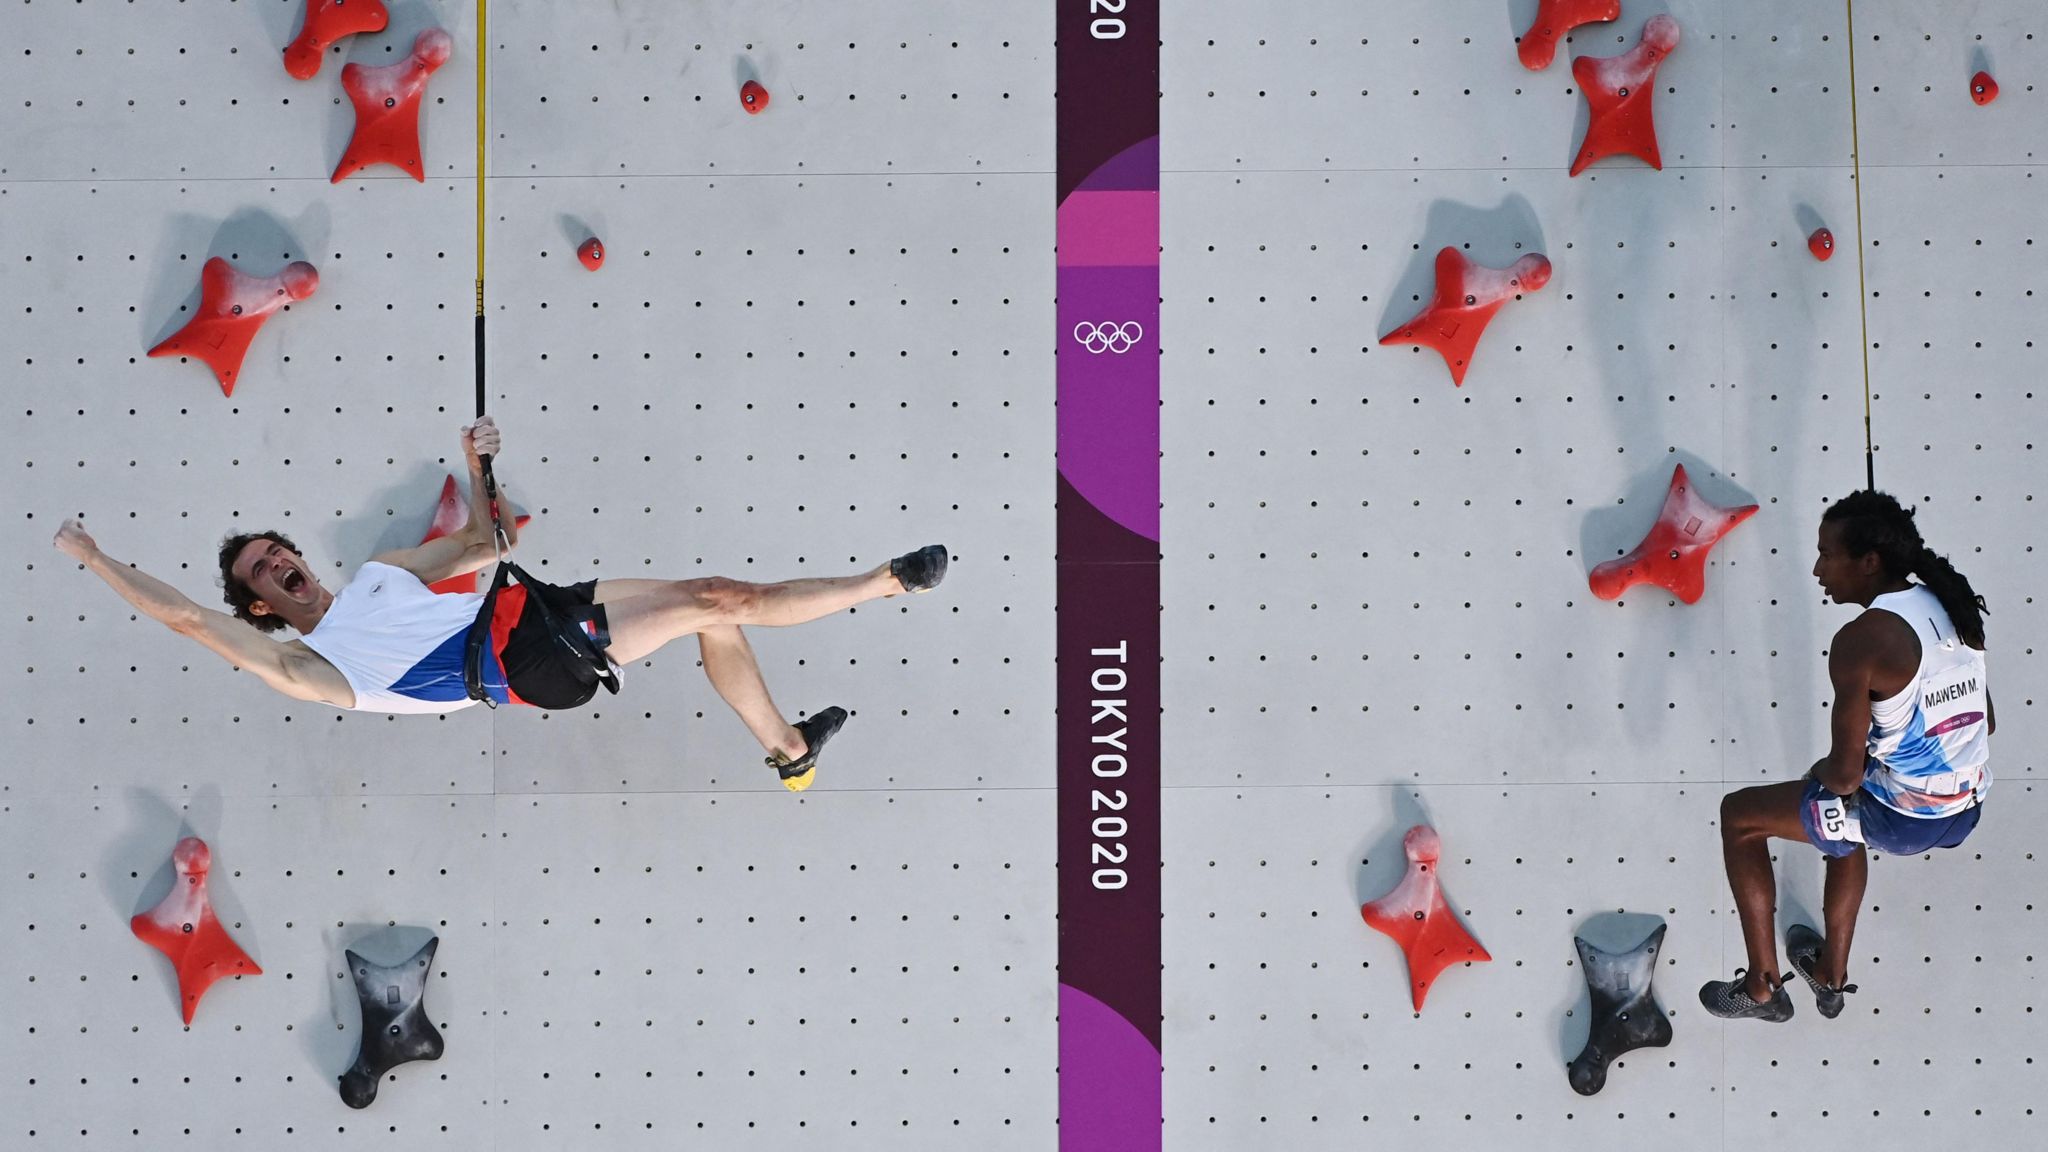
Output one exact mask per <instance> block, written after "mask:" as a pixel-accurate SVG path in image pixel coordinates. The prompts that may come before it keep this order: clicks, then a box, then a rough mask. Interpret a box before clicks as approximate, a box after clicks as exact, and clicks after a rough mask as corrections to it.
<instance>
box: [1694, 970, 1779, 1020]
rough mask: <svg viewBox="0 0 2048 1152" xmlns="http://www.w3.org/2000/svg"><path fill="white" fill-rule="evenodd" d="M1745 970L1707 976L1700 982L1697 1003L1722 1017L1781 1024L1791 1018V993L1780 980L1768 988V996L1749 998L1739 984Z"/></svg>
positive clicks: (1747, 992)
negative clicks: (1712, 977)
mask: <svg viewBox="0 0 2048 1152" xmlns="http://www.w3.org/2000/svg"><path fill="white" fill-rule="evenodd" d="M1748 971H1749V970H1748V969H1746V968H1737V969H1736V970H1735V978H1734V979H1733V980H1709V981H1707V982H1706V983H1705V984H1702V985H1701V986H1700V1004H1701V1005H1702V1006H1703V1007H1705V1008H1706V1010H1707V1011H1708V1012H1711V1013H1712V1014H1714V1015H1716V1016H1719V1017H1720V1018H1721V1019H1723V1020H1768V1021H1770V1022H1771V1023H1773V1024H1783V1023H1784V1022H1785V1021H1787V1020H1790V1019H1791V1018H1792V994H1791V993H1789V992H1787V991H1785V985H1784V982H1783V981H1780V982H1779V984H1778V986H1777V987H1776V988H1774V989H1772V990H1771V998H1770V999H1769V1000H1764V1001H1761V1002H1759V1001H1757V1000H1753V999H1751V998H1750V995H1749V991H1748V989H1746V988H1745V987H1743V984H1744V981H1743V976H1744V975H1745V974H1746V973H1747V972H1748Z"/></svg>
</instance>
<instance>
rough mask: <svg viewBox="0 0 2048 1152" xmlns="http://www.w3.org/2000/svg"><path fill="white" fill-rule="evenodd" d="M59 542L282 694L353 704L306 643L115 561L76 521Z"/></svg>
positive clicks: (130, 596)
mask: <svg viewBox="0 0 2048 1152" xmlns="http://www.w3.org/2000/svg"><path fill="white" fill-rule="evenodd" d="M55 543H56V546H57V548H58V549H59V550H60V551H62V552H63V553H64V554H65V555H67V556H70V557H71V558H72V559H74V560H77V561H78V562H79V563H80V564H83V565H85V567H86V568H87V569H88V570H90V571H91V572H92V574H93V575H95V576H98V577H99V578H100V579H102V580H104V581H106V582H107V586H108V587H110V588H112V589H113V590H114V591H116V592H118V593H120V594H121V598H122V599H123V600H126V601H128V603H130V604H133V605H134V606H135V607H136V609H137V610H139V611H140V612H142V614H143V615H145V616H148V617H149V618H150V619H152V620H155V621H158V622H159V623H161V624H163V625H165V626H167V627H168V628H170V629H171V630H172V631H174V632H177V633H179V634H181V635H185V636H190V637H192V638H193V639H194V640H197V641H199V642H200V643H201V644H204V645H205V646H206V647H208V648H210V649H212V650H213V651H215V652H217V653H219V654H220V655H221V656H222V657H224V658H226V659H227V661H228V662H229V663H231V664H233V665H234V666H235V667H237V668H242V669H246V670H248V671H250V672H253V673H255V674H256V677H257V678H258V679H260V680H262V681H263V682H264V683H265V684H268V685H270V686H271V687H272V688H275V689H277V690H278V691H279V692H282V693H284V694H285V695H287V696H290V697H291V698H293V699H295V700H312V701H315V702H318V703H322V704H338V705H341V706H344V707H346V706H347V705H349V704H352V703H354V701H355V690H354V689H352V688H350V687H349V685H348V680H347V678H345V677H343V676H342V674H341V671H340V670H339V669H337V668H335V667H334V665H332V664H329V663H327V661H325V660H322V659H319V658H318V657H317V656H315V655H314V654H313V653H312V652H311V651H310V650H308V649H306V648H304V647H303V646H298V647H295V646H293V645H290V644H283V643H280V642H278V641H276V640H273V639H271V638H270V637H268V636H265V635H264V634H263V633H262V631H260V630H259V629H257V628H256V627H255V626H254V625H251V624H248V623H246V622H244V621H241V620H237V619H235V618H234V617H233V616H230V615H228V614H227V613H225V612H215V611H213V610H212V609H209V608H202V607H200V606H199V605H198V604H196V603H194V602H193V601H192V598H191V597H189V596H187V595H185V594H184V593H183V592H180V591H178V590H177V589H176V588H173V587H171V586H170V585H169V584H166V583H164V582H163V581H161V580H159V579H157V578H156V577H154V576H151V575H150V574H149V573H147V572H144V571H142V570H141V569H139V568H132V567H130V566H128V565H126V564H123V563H121V562H120V561H118V560H115V559H114V558H112V557H110V556H108V555H107V554H106V553H104V552H102V551H100V549H99V545H98V544H97V543H95V542H94V541H93V538H92V536H91V535H89V534H88V533H87V532H86V530H85V527H84V525H82V524H80V523H79V522H78V521H76V520H66V521H64V526H63V527H61V528H59V529H58V530H57V539H56V541H55Z"/></svg>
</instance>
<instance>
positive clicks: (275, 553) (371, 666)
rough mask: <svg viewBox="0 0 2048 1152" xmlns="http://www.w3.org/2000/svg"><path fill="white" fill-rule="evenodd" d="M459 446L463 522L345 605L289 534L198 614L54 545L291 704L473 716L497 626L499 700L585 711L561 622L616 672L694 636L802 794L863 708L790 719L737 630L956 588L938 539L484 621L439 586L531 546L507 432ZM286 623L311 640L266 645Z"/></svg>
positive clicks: (787, 782)
mask: <svg viewBox="0 0 2048 1152" xmlns="http://www.w3.org/2000/svg"><path fill="white" fill-rule="evenodd" d="M461 434H462V450H463V456H464V458H465V459H466V461H467V462H468V464H469V476H470V515H469V523H468V525H466V526H465V527H463V528H462V529H460V530H458V531H456V532H454V533H451V534H449V535H444V536H438V537H436V538H434V539H432V540H429V541H427V542H425V543H423V544H420V545H419V546H417V547H413V548H399V549H394V550H392V551H390V552H385V553H383V554H381V555H379V556H376V557H374V558H372V559H371V560H370V562H368V563H366V564H364V565H363V566H362V568H361V570H359V571H358V572H357V573H356V574H355V576H354V578H353V579H351V580H350V581H349V583H348V584H347V585H346V586H345V587H344V588H343V589H342V590H341V592H340V593H339V594H336V593H332V592H329V591H328V590H327V589H326V588H324V587H322V586H321V584H320V580H319V577H318V575H317V574H316V573H315V571H314V568H313V565H312V564H310V563H309V562H308V561H307V560H306V557H305V556H304V555H303V554H302V553H301V552H300V551H299V550H298V547H297V546H296V545H295V544H293V543H292V542H291V539H290V538H289V537H286V536H283V535H281V534H280V533H277V532H242V533H237V534H235V535H233V536H230V537H228V538H227V539H226V540H223V541H222V542H221V550H220V557H219V559H220V568H221V584H222V587H223V598H224V599H225V600H226V601H227V602H228V605H229V606H230V607H231V608H233V609H234V613H233V615H229V614H228V613H225V612H214V611H209V610H207V609H205V608H202V607H200V606H199V604H197V603H196V602H194V601H193V600H192V599H191V598H189V597H187V596H186V595H185V594H184V593H182V592H180V591H178V590H177V589H176V588H173V587H172V586H171V585H169V584H167V583H165V582H164V581H162V580H159V579H157V578H156V577H154V576H151V575H149V574H148V573H145V572H143V571H141V570H140V569H138V568H134V567H132V566H130V565H127V564H122V563H120V562H119V561H117V560H114V559H113V558H112V557H110V556H108V555H107V554H106V553H104V552H102V551H100V547H99V544H98V542H97V541H95V540H94V539H93V538H92V535H91V534H90V533H88V532H87V531H86V530H85V525H84V524H83V523H81V522H80V521H78V520H77V519H68V520H66V521H64V523H63V525H62V526H60V527H59V528H58V529H57V535H56V538H55V539H54V540H53V541H52V543H53V544H54V545H56V547H57V548H58V549H59V550H60V551H62V552H63V553H64V554H65V555H67V556H70V557H72V558H73V559H75V560H77V561H78V562H79V564H80V565H82V566H83V567H85V568H86V569H87V570H88V571H90V572H92V573H93V574H94V575H95V576H98V577H99V578H100V579H102V580H104V581H106V582H107V585H108V586H109V587H111V588H112V589H113V590H114V591H115V592H117V593H119V594H120V595H121V597H122V598H123V599H125V600H127V601H128V602H129V603H130V604H132V605H134V606H135V607H136V608H137V609H138V610H139V611H141V612H142V613H143V614H145V615H147V616H149V617H150V618H152V619H154V620H158V621H161V622H162V623H164V624H165V625H168V626H169V627H171V628H172V629H174V630H176V631H177V632H179V633H181V634H183V635H186V636H190V637H191V638H192V639H194V640H196V641H198V642H199V643H200V644H202V645H205V646H206V647H207V648H209V649H211V650H212V651H214V652H216V653H218V654H219V655H221V656H222V657H224V658H226V659H227V660H228V661H230V662H231V663H233V664H234V666H235V667H237V668H239V669H243V670H245V671H248V672H252V673H254V674H255V675H256V676H257V678H259V679H261V680H262V681H263V682H264V683H265V684H267V685H269V686H270V687H272V688H275V689H276V690H278V691H279V692H282V693H284V694H285V695H287V696H290V697H291V698H293V699H295V700H311V701H318V702H320V703H323V704H331V705H333V706H335V707H337V708H356V709H366V710H373V711H379V712H447V711H453V710H454V709H457V708H464V707H467V706H469V704H470V703H471V702H472V701H471V700H470V699H469V695H468V685H467V683H466V677H465V676H464V671H465V669H464V651H465V643H464V642H465V641H466V639H467V636H468V633H469V630H470V627H471V624H472V623H474V624H475V625H476V626H477V628H478V629H479V635H480V636H481V634H482V632H483V631H484V630H487V631H488V639H487V640H486V641H485V642H484V643H483V644H482V645H481V652H482V663H483V665H484V666H483V668H482V669H481V672H482V681H483V684H482V687H483V690H484V692H485V693H486V694H487V695H488V696H489V698H490V699H491V700H492V701H494V702H497V703H503V702H507V701H510V702H514V703H523V704H531V705H533V706H535V707H540V708H571V707H575V706H577V705H578V704H581V703H583V702H584V701H587V700H588V699H589V698H590V692H592V691H595V687H594V685H590V684H587V683H583V682H581V681H579V680H578V678H577V677H575V676H574V675H573V674H572V672H571V671H569V670H567V669H568V663H567V661H566V660H565V659H564V658H563V657H562V655H561V652H562V650H565V649H571V648H573V647H574V646H573V645H571V644H569V643H568V641H567V640H566V639H564V631H560V630H557V629H556V628H555V627H553V626H549V625H548V624H547V620H549V619H552V620H554V621H555V622H556V624H558V625H561V626H562V628H563V629H564V630H573V629H579V628H580V629H582V630H583V632H584V634H585V636H586V637H587V638H588V640H589V645H590V646H591V647H594V648H595V649H596V650H597V651H599V652H602V653H604V655H605V656H606V657H607V658H609V660H610V661H611V662H612V663H613V664H614V665H615V666H616V665H625V664H631V663H633V662H635V661H639V660H644V659H646V658H647V657H648V656H651V655H652V654H653V653H654V652H656V651H657V650H659V649H660V648H661V647H662V646H664V645H666V644H668V643H670V642H671V641H674V640H679V639H681V638H683V637H685V636H695V637H696V638H697V650H698V655H699V657H700V658H701V663H702V665H703V668H704V674H705V676H706V677H708V678H709V679H710V681H711V683H712V686H713V687H714V688H716V689H717V691H718V695H719V697H720V698H721V699H723V700H724V701H725V702H726V703H727V704H728V705H730V706H731V707H732V709H733V711H734V712H735V713H737V714H738V716H739V718H740V719H741V720H742V721H743V722H744V723H745V724H746V726H747V728H748V730H749V731H751V732H752V733H753V734H754V738H755V739H757V740H759V741H760V742H761V747H762V748H763V750H765V751H766V752H767V753H768V756H767V766H768V767H771V768H773V769H774V770H775V775H776V778H777V779H778V780H779V781H780V782H781V784H782V786H783V787H784V788H787V789H789V790H790V791H792V792H801V791H803V790H804V789H806V788H808V787H810V786H811V784H812V782H813V781H815V780H816V779H817V774H816V772H814V771H813V768H814V767H815V766H816V764H817V762H818V750H819V749H820V748H822V747H824V744H825V742H826V741H827V740H829V739H830V738H831V737H832V735H833V734H834V733H836V732H837V731H838V730H839V727H840V725H841V724H843V723H845V722H846V720H847V718H848V716H849V715H850V713H849V712H847V710H846V709H844V708H838V707H829V708H822V709H819V710H816V711H814V712H812V713H811V714H810V715H809V716H807V717H805V718H803V719H801V720H799V721H797V722H796V723H794V724H792V723H790V722H789V720H788V719H786V718H785V717H784V716H783V714H782V711H781V710H780V709H779V708H777V707H776V705H775V701H774V699H773V698H771V697H770V696H769V694H768V686H767V684H766V683H765V682H764V681H763V680H762V678H761V668H760V664H759V662H758V661H757V660H756V659H755V658H754V651H753V648H752V646H751V645H750V644H749V643H748V641H747V638H746V636H745V634H744V633H742V632H741V630H740V629H741V626H743V625H752V626H760V627H771V628H785V627H789V626H792V625H796V624H804V623H808V622H810V621H812V620H819V619H823V618H825V617H827V616H832V615H835V614H837V613H840V612H844V611H848V610H850V609H852V608H855V607H856V606H858V605H861V604H865V603H868V602H869V601H872V600H879V599H882V598H884V597H890V596H900V595H903V594H905V593H916V592H927V591H930V590H931V589H932V588H934V587H936V586H937V585H938V583H939V582H940V581H941V580H943V579H945V576H946V569H947V565H948V564H949V562H950V558H951V553H950V551H949V550H948V549H947V548H946V547H945V546H944V545H942V544H929V545H926V546H925V547H923V548H920V549H918V550H917V551H915V552H910V553H907V554H905V555H902V556H897V557H895V558H894V559H891V560H888V561H885V562H883V563H881V564H878V565H876V566H875V567H873V568H870V569H868V570H867V571H864V572H858V573H855V574H852V575H846V576H807V577H802V578H799V579H795V580H782V581H777V582H774V583H754V582H750V581H741V580H730V579H726V578H723V577H707V576H700V577H694V578H691V579H685V580H653V579H618V580H585V581H583V582H581V583H577V584H571V585H566V586H562V587H557V586H555V585H552V584H547V583H543V582H539V581H530V580H528V579H526V578H524V577H522V578H521V580H520V581H519V582H517V583H512V584H509V585H507V586H506V587H504V588H502V589H500V590H499V592H498V594H497V596H496V598H495V600H493V601H492V604H491V612H490V614H489V616H488V617H486V616H485V615H484V613H483V611H482V601H483V597H482V596H480V595H477V594H475V593H472V592H457V591H451V592H447V593H440V594H436V593H435V592H434V591H433V589H432V586H433V585H435V584H437V583H440V582H441V581H445V580H449V579H451V578H453V577H459V576H468V575H470V574H471V573H474V572H475V571H477V570H478V569H479V568H482V567H484V566H485V565H487V564H490V563H492V562H494V561H495V560H496V559H498V556H499V550H500V544H501V543H502V547H503V550H504V554H505V555H506V556H509V555H510V554H511V551H512V548H513V546H514V545H515V544H517V542H518V535H519V531H518V521H517V518H516V517H512V516H509V515H508V516H505V517H504V518H503V529H504V539H503V540H502V542H500V541H497V540H494V538H493V537H494V533H493V530H492V529H493V524H492V521H493V516H492V504H491V502H490V500H489V499H488V498H487V497H486V495H485V486H484V483H483V464H482V458H483V457H486V456H493V457H495V456H497V455H498V453H499V448H500V436H499V433H498V428H497V422H496V421H494V420H492V419H491V418H490V417H489V416H479V417H478V418H477V419H476V421H475V422H474V423H471V424H467V425H464V426H463V428H462V430H461ZM501 492H502V488H501ZM286 628H289V629H291V630H293V631H296V632H297V633H299V637H300V638H299V639H296V640H285V641H278V640H274V639H271V638H270V635H269V634H270V633H271V632H277V631H282V630H284V629H286ZM579 693H580V695H579Z"/></svg>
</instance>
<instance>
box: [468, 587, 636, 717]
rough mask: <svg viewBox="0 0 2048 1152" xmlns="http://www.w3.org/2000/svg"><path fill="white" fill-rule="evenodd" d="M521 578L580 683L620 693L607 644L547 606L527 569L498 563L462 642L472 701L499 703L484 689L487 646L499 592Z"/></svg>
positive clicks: (558, 650)
mask: <svg viewBox="0 0 2048 1152" xmlns="http://www.w3.org/2000/svg"><path fill="white" fill-rule="evenodd" d="M514 576H516V577H518V578H519V582H520V583H521V584H523V585H525V586H526V589H527V593H526V602H527V603H528V604H531V605H533V608H534V611H535V612H536V613H537V614H538V615H539V617H540V625H541V628H542V629H543V630H545V631H546V632H547V634H548V636H549V638H551V639H552V640H553V641H554V647H555V655H556V657H557V658H559V659H560V660H562V661H563V662H564V666H565V667H567V668H568V669H569V674H570V675H571V676H573V677H574V678H575V680H576V682H577V683H578V684H581V685H583V686H585V687H589V686H590V685H592V684H602V685H604V687H605V690H606V691H608V692H611V693H613V694H617V692H618V690H619V674H618V666H617V665H615V664H613V663H612V661H611V657H609V656H607V655H605V653H604V647H605V644H604V642H598V641H593V640H592V639H591V638H590V634H589V633H587V632H585V631H584V630H583V624H582V622H581V621H580V620H578V619H576V618H575V617H573V616H564V615H562V614H560V613H558V612H556V611H555V610H554V608H553V607H551V606H550V605H549V604H548V598H547V597H546V596H545V595H543V594H542V593H541V591H540V589H539V588H538V587H537V586H536V585H537V584H538V581H536V580H534V579H533V578H532V577H531V576H529V575H527V574H526V571H525V569H523V568H521V567H519V565H517V564H514V563H513V562H512V561H510V560H500V561H498V571H497V574H496V575H494V576H492V577H491V587H490V590H489V591H487V592H485V593H484V602H483V604H482V605H481V606H480V607H479V608H478V610H477V614H476V619H475V620H473V621H471V622H470V625H469V635H468V636H466V637H464V639H463V647H462V678H463V682H464V686H465V687H466V688H467V689H468V690H469V698H470V699H472V700H481V701H483V702H484V703H485V704H487V705H489V706H490V707H492V708H496V707H497V706H498V702H497V701H495V700H493V699H491V696H490V693H489V692H488V691H487V690H485V688H484V645H486V644H488V643H490V639H491V616H492V614H493V613H494V612H495V611H496V610H497V606H498V593H500V592H502V591H504V589H505V585H506V583H507V581H508V580H509V579H510V578H511V577H514ZM607 640H608V638H607Z"/></svg>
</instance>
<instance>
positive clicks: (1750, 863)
mask: <svg viewBox="0 0 2048 1152" xmlns="http://www.w3.org/2000/svg"><path fill="white" fill-rule="evenodd" d="M1805 787H1806V785H1805V782H1804V781H1800V780H1790V781H1787V782H1785V783H1783V784H1767V785H1764V786H1762V787H1759V788H1744V789H1742V790H1740V791H1737V792H1730V793H1729V794H1728V795H1726V796H1724V797H1722V798H1721V859H1722V862H1723V864H1724V865H1725V866H1726V867H1727V869H1728V887H1729V890H1730V891H1732V892H1733V893H1734V895H1735V909H1736V913H1737V914H1738V916H1739V917H1740V918H1741V921H1742V943H1743V945H1744V947H1745V948H1746V949H1747V950H1748V953H1749V978H1748V983H1747V986H1746V988H1745V991H1747V992H1748V993H1749V996H1750V999H1752V1000H1756V1001H1759V1002H1762V1001H1765V1000H1768V999H1770V998H1771V993H1772V990H1773V989H1774V988H1776V987H1777V985H1778V984H1779V983H1780V982H1781V981H1782V979H1783V977H1782V974H1781V973H1780V972H1779V971H1778V940H1777V931H1776V923H1775V921H1776V917H1777V914H1778V882H1777V878H1776V877H1775V876H1774V875H1772V873H1771V849H1770V843H1769V841H1770V839H1771V838H1772V837H1773V836H1775V837H1777V838H1779V839H1781V840H1798V841H1801V842H1804V841H1805V840H1806V828H1805V826H1804V825H1803V824H1801V823H1800V821H1799V804H1800V799H1799V797H1800V794H1801V793H1802V792H1803V791H1804V790H1805ZM1830 875H1832V873H1830ZM1856 895H1857V897H1858V899H1861V897H1862V890H1861V888H1860V886H1859V887H1858V890H1857V893H1856ZM1832 927H1833V922H1832V920H1830V930H1831V931H1832ZM1833 944H1834V942H1833V939H1832V938H1830V940H1829V946H1830V947H1831V948H1832V947H1833Z"/></svg>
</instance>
